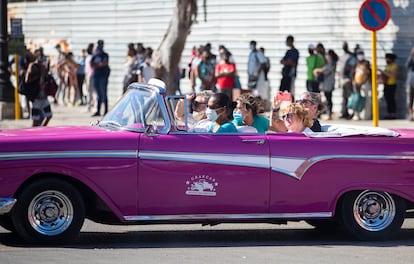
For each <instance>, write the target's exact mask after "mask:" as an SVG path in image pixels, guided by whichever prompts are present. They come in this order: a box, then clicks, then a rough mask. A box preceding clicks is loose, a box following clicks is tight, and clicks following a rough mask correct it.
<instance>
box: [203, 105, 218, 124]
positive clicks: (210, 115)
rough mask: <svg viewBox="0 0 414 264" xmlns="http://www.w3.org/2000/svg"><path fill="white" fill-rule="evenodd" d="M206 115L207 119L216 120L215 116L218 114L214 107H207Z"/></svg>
mask: <svg viewBox="0 0 414 264" xmlns="http://www.w3.org/2000/svg"><path fill="white" fill-rule="evenodd" d="M206 115H207V119H208V120H210V121H212V122H216V120H217V118H218V117H219V115H218V114H217V112H216V109H211V108H207V110H206Z"/></svg>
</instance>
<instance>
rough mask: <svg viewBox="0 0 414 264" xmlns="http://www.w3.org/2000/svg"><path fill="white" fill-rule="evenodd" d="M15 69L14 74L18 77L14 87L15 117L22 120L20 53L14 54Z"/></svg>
mask: <svg viewBox="0 0 414 264" xmlns="http://www.w3.org/2000/svg"><path fill="white" fill-rule="evenodd" d="M14 65H15V69H16V70H15V71H14V76H15V78H16V87H15V89H14V119H15V120H20V116H21V113H20V97H19V55H18V54H14Z"/></svg>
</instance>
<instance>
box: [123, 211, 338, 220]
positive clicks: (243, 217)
mask: <svg viewBox="0 0 414 264" xmlns="http://www.w3.org/2000/svg"><path fill="white" fill-rule="evenodd" d="M332 216H333V214H332V212H315V213H281V214H188V215H142V216H140V215H137V216H124V219H125V220H126V221H184V220H213V219H214V220H257V219H306V218H329V217H332Z"/></svg>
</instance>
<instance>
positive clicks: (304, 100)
mask: <svg viewBox="0 0 414 264" xmlns="http://www.w3.org/2000/svg"><path fill="white" fill-rule="evenodd" d="M296 103H300V104H306V103H310V104H314V103H313V102H312V101H311V100H308V99H300V100H296Z"/></svg>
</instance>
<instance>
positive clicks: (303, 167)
mask: <svg viewBox="0 0 414 264" xmlns="http://www.w3.org/2000/svg"><path fill="white" fill-rule="evenodd" d="M331 159H348V160H414V156H407V155H389V156H387V155H326V156H317V157H312V158H309V159H306V160H304V161H303V162H302V164H300V165H299V166H298V168H297V169H296V170H295V171H294V172H290V173H289V172H288V173H286V172H283V171H280V170H279V169H278V168H273V167H272V170H274V171H279V172H282V173H285V174H288V175H290V176H292V177H294V178H296V179H298V180H301V179H302V177H303V175H304V174H305V173H306V171H307V170H309V168H311V167H312V166H313V165H315V164H316V163H318V162H321V161H325V160H331Z"/></svg>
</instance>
